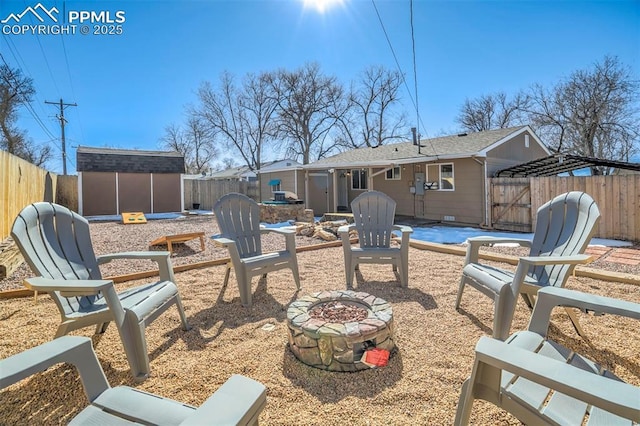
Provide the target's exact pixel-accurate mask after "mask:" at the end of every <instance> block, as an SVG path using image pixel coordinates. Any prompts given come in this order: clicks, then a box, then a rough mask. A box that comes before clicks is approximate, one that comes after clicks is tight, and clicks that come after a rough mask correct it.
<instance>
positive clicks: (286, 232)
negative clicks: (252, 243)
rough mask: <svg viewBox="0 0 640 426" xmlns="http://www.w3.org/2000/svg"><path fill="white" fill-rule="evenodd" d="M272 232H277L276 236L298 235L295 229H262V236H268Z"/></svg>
mask: <svg viewBox="0 0 640 426" xmlns="http://www.w3.org/2000/svg"><path fill="white" fill-rule="evenodd" d="M270 232H275V233H276V234H281V235H289V234H293V235H296V231H294V230H293V229H282V228H261V229H260V234H268V233H270Z"/></svg>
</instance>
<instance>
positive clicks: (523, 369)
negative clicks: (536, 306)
mask: <svg viewBox="0 0 640 426" xmlns="http://www.w3.org/2000/svg"><path fill="white" fill-rule="evenodd" d="M476 362H481V363H484V364H487V365H490V366H493V367H496V368H499V369H502V370H505V371H509V372H511V373H513V374H516V375H519V376H522V377H524V378H526V379H529V380H531V381H533V382H535V383H539V384H541V385H542V386H546V387H549V388H552V389H555V390H556V391H558V392H562V393H564V394H566V395H570V396H572V397H574V398H577V399H580V400H582V401H584V402H586V403H588V404H592V405H595V406H596V407H599V408H601V409H603V410H606V411H609V412H611V413H614V414H617V415H619V416H622V417H625V418H628V419H633V420H634V421H636V422H638V421H640V388H638V387H636V386H633V385H630V384H628V383H625V382H621V381H617V380H613V379H609V378H605V377H603V376H599V375H597V374H594V373H590V372H587V371H584V370H582V369H580V368H577V367H573V366H571V365H569V364H566V363H564V362H561V361H558V360H555V359H553V358H549V357H546V356H544V355H540V354H536V353H533V352H530V351H528V350H525V349H522V348H518V347H516V346H514V345H509V344H507V343H504V342H502V341H500V340H496V339H491V338H489V337H486V336H483V337H481V338H480V340H479V341H478V344H477V345H476Z"/></svg>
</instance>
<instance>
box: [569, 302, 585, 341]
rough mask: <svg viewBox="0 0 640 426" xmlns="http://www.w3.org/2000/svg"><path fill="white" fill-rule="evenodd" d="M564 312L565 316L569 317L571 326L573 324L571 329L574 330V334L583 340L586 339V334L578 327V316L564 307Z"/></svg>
mask: <svg viewBox="0 0 640 426" xmlns="http://www.w3.org/2000/svg"><path fill="white" fill-rule="evenodd" d="M564 310H565V311H567V315H568V316H569V319H570V320H571V324H573V328H574V329H575V330H576V333H578V336H580V337H582V338H583V339H586V334H585V332H584V330H583V329H582V327H581V326H580V322H579V321H578V316H577V315H576V313H575V312H574V311H573V310H572V309H571V308H569V307H566V306H565V308H564Z"/></svg>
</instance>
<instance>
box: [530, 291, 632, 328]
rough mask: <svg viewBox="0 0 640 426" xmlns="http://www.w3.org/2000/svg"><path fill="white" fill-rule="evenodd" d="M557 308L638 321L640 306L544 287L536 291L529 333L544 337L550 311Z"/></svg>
mask: <svg viewBox="0 0 640 426" xmlns="http://www.w3.org/2000/svg"><path fill="white" fill-rule="evenodd" d="M557 306H564V307H573V308H579V309H581V310H582V311H583V312H597V313H607V314H613V315H620V316H623V317H628V318H633V319H637V320H640V304H638V303H634V302H629V301H626V300H620V299H614V298H611V297H605V296H598V295H596V294H591V293H583V292H580V291H576V290H570V289H567V288H558V287H544V288H541V289H540V290H538V300H537V301H536V304H535V307H534V309H533V313H532V314H531V320H530V321H529V327H528V329H529V331H532V332H534V333H537V334H539V335H541V336H546V334H547V329H548V328H549V322H550V316H551V311H552V310H553V308H555V307H557Z"/></svg>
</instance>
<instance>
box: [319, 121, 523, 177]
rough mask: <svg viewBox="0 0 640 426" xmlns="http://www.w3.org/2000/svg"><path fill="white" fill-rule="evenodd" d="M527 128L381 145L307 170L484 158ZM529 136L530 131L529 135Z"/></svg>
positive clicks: (359, 150) (362, 149) (336, 156)
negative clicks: (444, 159) (472, 157)
mask: <svg viewBox="0 0 640 426" xmlns="http://www.w3.org/2000/svg"><path fill="white" fill-rule="evenodd" d="M528 128H529V127H528V126H518V127H510V128H506V129H496V130H487V131H484V132H475V133H468V134H467V133H462V134H458V135H452V136H442V137H437V138H431V139H422V140H421V141H420V147H419V148H418V146H417V145H414V144H413V143H412V142H402V143H395V144H389V145H381V146H379V147H376V148H369V147H367V148H358V149H352V150H350V151H346V152H342V153H340V154H336V155H334V156H331V157H328V158H323V159H320V160H318V161H316V162H314V163H312V164H309V165H308V166H307V167H308V168H317V167H340V166H344V165H377V164H382V163H389V162H393V163H396V164H402V163H410V162H414V161H415V160H416V159H424V160H425V161H431V160H432V159H437V158H464V157H471V156H483V155H486V152H485V151H486V150H488V149H489V148H493V147H494V146H495V145H496V144H497V143H499V142H501V141H504V140H506V139H507V137H511V136H515V134H517V133H521V132H522V131H524V130H526V129H528ZM532 133H533V132H532Z"/></svg>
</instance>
